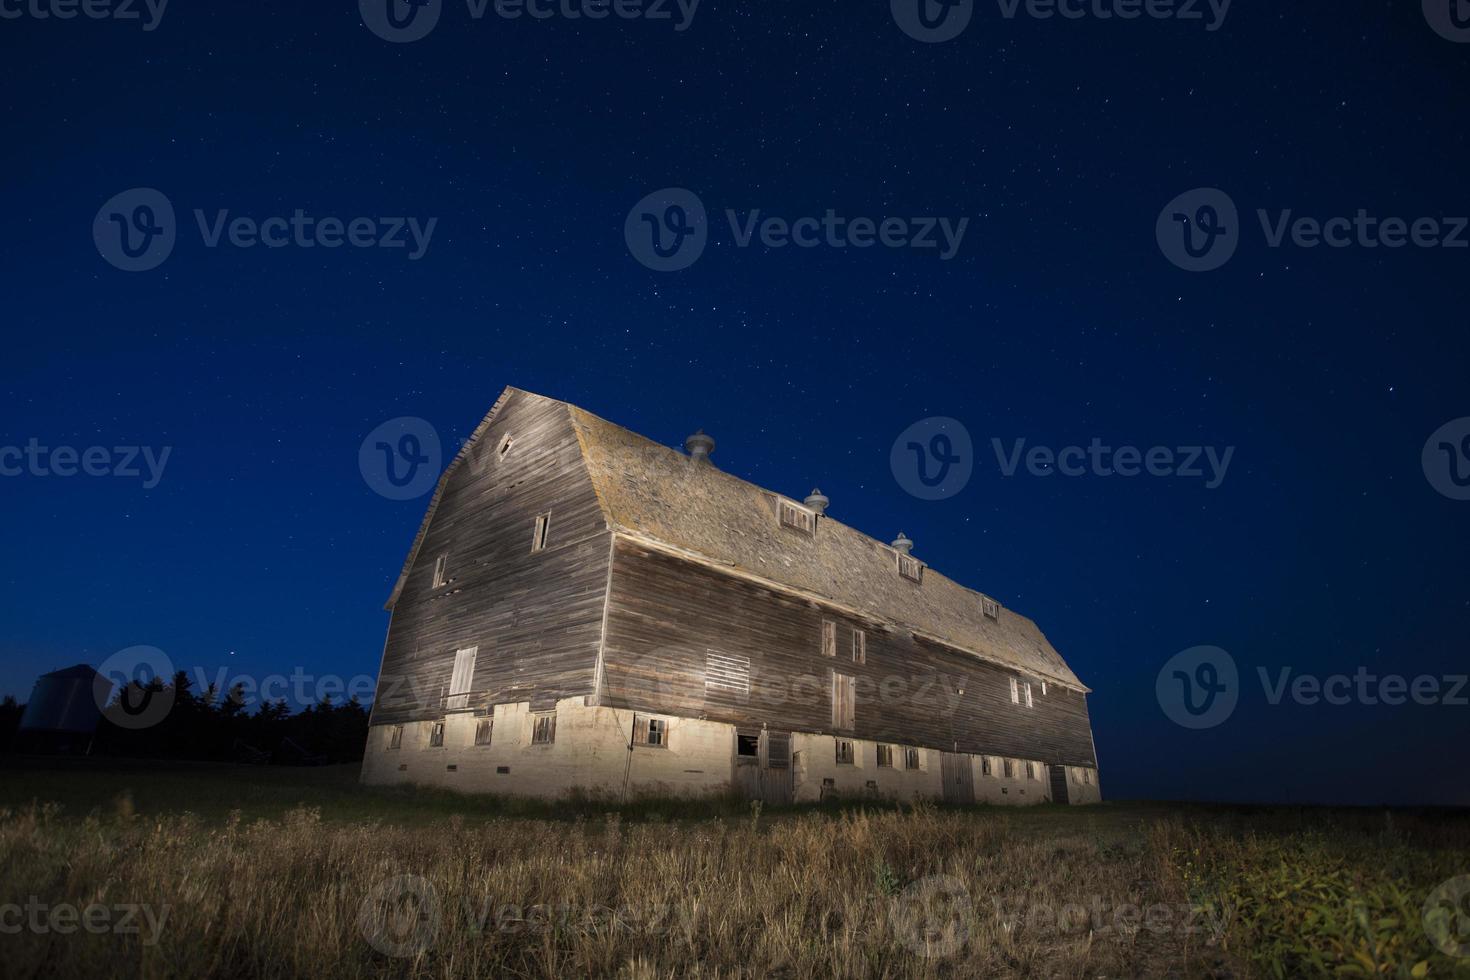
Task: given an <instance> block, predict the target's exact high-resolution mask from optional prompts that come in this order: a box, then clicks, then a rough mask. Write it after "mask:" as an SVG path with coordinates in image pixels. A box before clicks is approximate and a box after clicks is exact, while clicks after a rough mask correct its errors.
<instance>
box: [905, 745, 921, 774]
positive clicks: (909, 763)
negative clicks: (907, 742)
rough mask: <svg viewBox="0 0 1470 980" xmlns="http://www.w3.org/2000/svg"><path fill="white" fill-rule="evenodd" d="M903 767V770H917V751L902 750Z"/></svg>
mask: <svg viewBox="0 0 1470 980" xmlns="http://www.w3.org/2000/svg"><path fill="white" fill-rule="evenodd" d="M903 767H904V768H905V769H917V768H919V750H918V749H904V750H903Z"/></svg>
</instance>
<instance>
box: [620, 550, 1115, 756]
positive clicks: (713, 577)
mask: <svg viewBox="0 0 1470 980" xmlns="http://www.w3.org/2000/svg"><path fill="white" fill-rule="evenodd" d="M895 574H897V573H896V572H895ZM1001 615H1002V616H1004V615H1005V613H1004V611H1002V613H1001ZM824 619H830V620H834V621H835V622H836V623H837V643H836V648H837V649H836V656H835V657H831V656H823V653H822V646H823V643H822V621H823V620H824ZM854 628H859V629H864V630H866V631H867V639H866V662H865V663H854V662H853V658H852V656H851V655H850V651H851V649H852V643H851V631H852V630H853V629H854ZM605 643H606V645H605V649H604V653H603V659H604V667H603V670H604V684H603V689H602V691H601V693H600V697H601V698H602V703H604V704H608V705H611V706H614V707H622V708H632V709H639V710H645V711H653V712H665V713H670V714H678V715H687V716H691V717H702V718H708V719H710V720H714V721H722V722H727V723H730V724H735V725H742V726H756V727H759V726H760V725H761V724H767V725H769V726H770V727H771V728H773V729H778V730H795V731H805V732H817V733H831V734H841V735H843V736H844V737H853V738H859V739H868V740H874V741H883V742H892V743H895V744H900V745H919V746H924V747H927V748H935V749H942V750H945V751H960V752H975V753H985V754H989V755H998V756H1009V757H1014V758H1025V759H1043V760H1046V761H1047V762H1052V763H1066V764H1068V765H1084V766H1094V765H1096V759H1095V758H1094V755H1093V748H1092V736H1091V732H1090V726H1089V722H1088V716H1087V699H1086V696H1085V695H1084V694H1083V693H1082V692H1080V691H1076V690H1072V689H1069V688H1066V687H1064V686H1062V685H1058V684H1055V683H1051V684H1049V685H1048V687H1047V693H1046V694H1042V693H1041V683H1040V681H1039V679H1036V678H1030V679H1031V681H1032V689H1033V697H1034V702H1035V706H1034V707H1032V708H1027V707H1026V706H1025V704H1024V703H1022V704H1020V705H1016V704H1012V703H1011V700H1010V678H1011V677H1013V676H1017V674H1016V672H1015V671H1013V670H1008V669H1004V668H1001V667H998V666H995V665H993V664H990V663H988V662H986V661H982V660H979V659H978V658H976V657H974V656H972V655H970V654H967V653H964V652H963V651H960V650H956V649H954V648H950V647H946V646H943V645H940V644H937V643H933V642H928V641H925V640H921V639H916V638H915V637H914V636H913V635H912V634H910V633H909V632H908V631H906V630H903V629H902V628H898V627H894V626H892V625H891V624H886V623H881V622H878V621H876V620H872V621H857V620H854V619H852V618H851V617H850V616H848V615H844V614H842V613H839V612H837V611H835V610H833V609H827V608H824V607H822V606H821V605H819V604H817V603H814V602H811V601H809V600H805V599H801V598H797V597H794V596H791V595H789V594H787V593H783V592H781V591H778V590H774V589H770V588H766V587H763V586H762V585H760V584H759V583H755V582H750V581H748V580H745V579H741V578H736V577H734V576H731V575H728V574H724V573H722V572H720V571H718V570H716V569H714V568H710V567H708V566H705V565H702V564H699V563H697V562H694V561H689V560H686V559H683V558H680V557H676V556H674V555H671V554H668V553H666V552H664V551H661V550H656V549H653V548H650V547H647V546H645V545H643V544H640V543H637V542H633V541H629V540H626V539H623V538H620V539H619V540H618V541H617V543H616V545H615V547H614V557H613V568H612V578H611V588H610V594H609V597H608V614H607V635H606V641H605ZM712 652H713V653H717V654H719V655H721V656H726V657H740V658H748V659H749V661H750V691H749V694H748V695H747V696H744V697H742V696H740V694H739V693H738V691H732V690H731V689H730V686H729V685H723V684H715V685H713V686H711V687H710V688H709V689H708V690H707V689H706V684H705V670H706V665H707V664H708V663H709V662H710V661H709V656H710V654H711V653H712ZM833 671H837V672H839V673H843V674H848V675H851V676H853V677H854V678H855V680H856V700H857V704H856V711H855V714H856V718H855V724H854V727H853V729H852V730H851V731H843V732H841V733H837V732H834V731H833V726H832V722H833V711H832V672H833ZM1021 677H1022V680H1023V681H1024V680H1026V679H1028V678H1027V677H1026V675H1021Z"/></svg>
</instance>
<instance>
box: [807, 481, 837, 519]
mask: <svg viewBox="0 0 1470 980" xmlns="http://www.w3.org/2000/svg"><path fill="white" fill-rule="evenodd" d="M831 502H832V501H831V500H829V499H827V495H826V494H824V493H822V491H820V490H818V489H817V488H816V487H813V488H812V492H811V493H809V494H807V496H806V499H805V500H803V501H802V503H804V504H806V505H807V506H808V507H810V508H811V509H812V511H813V512H814V513H816V515H817V516H818V517H821V516H823V515H825V514H826V513H827V505H828V504H830V503H831Z"/></svg>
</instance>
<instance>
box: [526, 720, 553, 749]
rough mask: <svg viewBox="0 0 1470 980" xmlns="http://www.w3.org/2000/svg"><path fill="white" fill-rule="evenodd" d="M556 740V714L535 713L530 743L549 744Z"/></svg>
mask: <svg viewBox="0 0 1470 980" xmlns="http://www.w3.org/2000/svg"><path fill="white" fill-rule="evenodd" d="M555 741H556V715H555V714H545V715H537V716H536V717H535V720H534V722H533V723H532V727H531V744H532V745H550V744H551V743H553V742H555Z"/></svg>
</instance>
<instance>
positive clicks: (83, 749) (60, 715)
mask: <svg viewBox="0 0 1470 980" xmlns="http://www.w3.org/2000/svg"><path fill="white" fill-rule="evenodd" d="M99 685H100V687H99ZM103 689H105V690H104V693H103V695H102V696H104V697H105V693H106V692H107V691H110V690H111V685H110V684H108V683H107V681H106V680H105V679H104V678H103V677H102V675H101V674H99V673H97V671H95V670H93V669H92V668H91V667H89V666H87V665H86V664H77V665H76V666H75V667H67V668H65V669H63V670H56V671H52V672H51V673H49V674H42V675H41V676H40V677H39V678H37V680H36V686H35V688H34V689H33V690H32V691H31V698H30V700H29V701H27V702H26V710H25V714H23V715H22V716H21V719H20V728H19V729H18V730H17V732H16V743H15V744H16V748H17V749H18V750H19V751H21V752H38V753H47V754H58V755H86V754H87V753H88V752H89V751H91V747H92V736H93V735H95V734H96V732H97V723H98V722H99V721H101V720H102V709H101V707H100V703H101V702H100V698H99V693H98V692H99V690H103Z"/></svg>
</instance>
